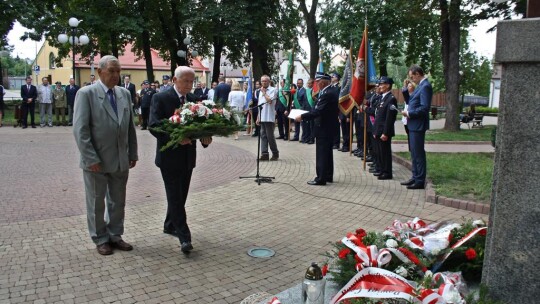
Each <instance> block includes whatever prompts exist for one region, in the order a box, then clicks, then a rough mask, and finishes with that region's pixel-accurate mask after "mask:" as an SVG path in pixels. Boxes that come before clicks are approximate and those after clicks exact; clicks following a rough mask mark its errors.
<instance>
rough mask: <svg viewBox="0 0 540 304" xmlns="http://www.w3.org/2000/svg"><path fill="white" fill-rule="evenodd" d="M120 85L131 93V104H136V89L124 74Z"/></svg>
mask: <svg viewBox="0 0 540 304" xmlns="http://www.w3.org/2000/svg"><path fill="white" fill-rule="evenodd" d="M122 86H123V87H124V88H126V90H128V91H129V94H131V104H132V106H134V107H135V106H136V105H137V91H136V90H135V85H134V84H133V83H131V79H130V78H129V76H124V84H123V85H122Z"/></svg>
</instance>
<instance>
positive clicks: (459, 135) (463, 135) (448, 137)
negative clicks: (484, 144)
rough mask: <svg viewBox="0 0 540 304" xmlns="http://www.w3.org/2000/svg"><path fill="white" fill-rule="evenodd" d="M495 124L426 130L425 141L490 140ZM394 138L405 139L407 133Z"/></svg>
mask: <svg viewBox="0 0 540 304" xmlns="http://www.w3.org/2000/svg"><path fill="white" fill-rule="evenodd" d="M494 128H495V126H484V127H483V128H480V129H470V130H460V131H457V132H451V131H446V130H428V131H427V133H426V141H491V130H493V129H494ZM393 139H394V140H407V135H396V136H395V137H394V138H393Z"/></svg>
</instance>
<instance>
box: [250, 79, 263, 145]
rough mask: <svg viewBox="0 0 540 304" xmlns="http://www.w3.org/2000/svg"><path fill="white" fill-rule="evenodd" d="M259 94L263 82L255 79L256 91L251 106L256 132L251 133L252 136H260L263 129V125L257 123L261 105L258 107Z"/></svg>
mask: <svg viewBox="0 0 540 304" xmlns="http://www.w3.org/2000/svg"><path fill="white" fill-rule="evenodd" d="M259 94H261V82H260V81H258V80H257V81H255V92H254V93H253V102H251V104H250V106H249V107H250V108H251V117H252V119H253V122H254V125H255V132H253V135H251V137H257V136H259V132H260V131H261V126H260V125H258V124H257V123H256V121H257V117H259V107H257V105H258V104H259Z"/></svg>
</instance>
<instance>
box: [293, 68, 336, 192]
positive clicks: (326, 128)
mask: <svg viewBox="0 0 540 304" xmlns="http://www.w3.org/2000/svg"><path fill="white" fill-rule="evenodd" d="M315 81H316V82H317V86H318V87H319V89H320V91H319V99H318V101H317V104H316V105H315V107H314V108H313V109H312V110H311V111H309V112H307V113H304V114H302V115H299V116H297V117H296V118H295V120H296V121H298V122H300V121H302V120H303V119H306V120H313V121H314V130H313V131H314V133H315V134H314V135H315V139H316V143H315V149H316V150H315V151H316V152H315V159H316V160H315V162H316V166H315V167H316V172H317V177H315V179H314V180H312V181H309V182H308V185H316V186H324V185H326V183H332V182H333V181H334V158H333V155H332V145H333V142H334V136H335V134H336V129H338V124H337V120H336V117H337V115H338V111H339V109H338V100H339V91H338V90H336V89H334V88H332V87H330V86H329V85H330V75H328V74H324V73H317V74H316V75H315Z"/></svg>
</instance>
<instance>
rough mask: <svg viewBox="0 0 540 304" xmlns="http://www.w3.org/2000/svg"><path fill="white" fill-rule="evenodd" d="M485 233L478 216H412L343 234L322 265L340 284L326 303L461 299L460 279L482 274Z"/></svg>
mask: <svg viewBox="0 0 540 304" xmlns="http://www.w3.org/2000/svg"><path fill="white" fill-rule="evenodd" d="M486 232H487V227H486V225H485V223H484V222H483V221H482V220H475V221H472V220H465V221H464V223H463V224H458V223H452V222H441V223H434V224H430V225H428V224H426V223H425V222H424V221H422V220H421V219H419V218H415V219H413V220H411V221H408V222H406V223H403V222H401V221H399V220H395V221H394V222H393V224H392V225H391V226H389V227H387V228H386V229H385V230H384V232H382V233H379V232H366V231H365V230H364V229H361V228H360V229H357V230H356V231H355V232H354V233H347V235H346V236H345V237H344V238H343V239H342V240H341V241H339V242H337V243H335V250H334V251H333V252H331V253H327V257H328V258H329V262H330V265H329V263H326V265H324V266H323V268H322V270H323V274H324V275H326V273H327V272H329V273H330V274H331V275H332V278H330V280H333V281H335V282H336V283H337V284H338V285H339V286H340V287H342V289H341V290H340V291H339V292H338V293H337V294H336V295H335V296H334V297H333V299H332V300H331V301H330V303H332V304H333V303H351V304H352V303H401V302H402V301H406V302H410V303H423V304H435V303H466V300H465V299H466V294H467V293H468V290H467V285H466V282H475V283H479V281H480V277H481V274H482V265H483V260H484V246H485V241H486ZM329 268H330V270H329ZM374 299H375V300H374Z"/></svg>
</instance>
